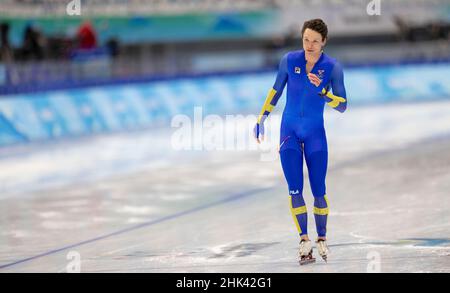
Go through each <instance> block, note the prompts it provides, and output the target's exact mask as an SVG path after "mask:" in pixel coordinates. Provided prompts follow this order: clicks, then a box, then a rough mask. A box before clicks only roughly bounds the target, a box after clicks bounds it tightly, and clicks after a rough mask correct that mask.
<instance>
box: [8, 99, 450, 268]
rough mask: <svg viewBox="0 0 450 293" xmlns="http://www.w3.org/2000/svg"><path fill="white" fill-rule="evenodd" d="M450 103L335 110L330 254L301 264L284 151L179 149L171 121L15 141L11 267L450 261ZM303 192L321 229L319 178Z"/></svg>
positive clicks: (437, 264)
mask: <svg viewBox="0 0 450 293" xmlns="http://www.w3.org/2000/svg"><path fill="white" fill-rule="evenodd" d="M449 113H450V101H434V102H426V103H410V104H404V103H403V104H402V103H399V104H395V103H392V104H385V105H376V106H364V107H353V108H352V107H349V109H348V111H347V112H345V113H344V114H340V113H338V112H336V111H331V110H329V111H327V112H326V115H325V122H326V130H327V136H328V144H329V169H328V175H327V194H328V198H329V201H330V216H329V224H328V240H329V245H330V250H331V254H330V256H329V261H328V263H325V262H323V261H322V260H320V259H318V260H317V262H316V263H315V264H311V265H307V266H302V267H300V266H299V265H298V263H297V249H298V241H299V240H298V235H297V232H296V229H295V225H294V223H293V220H292V217H291V215H290V210H289V201H288V193H287V186H286V183H285V180H284V177H283V174H282V170H281V166H280V162H279V160H278V159H276V158H275V160H269V161H264V160H261V151H260V150H248V151H175V150H173V149H172V148H171V140H170V139H171V134H172V133H173V129H171V128H169V127H168V128H158V129H148V130H145V131H135V132H129V133H115V134H105V135H98V136H94V137H84V138H80V139H70V140H61V141H58V142H48V143H41V144H38V143H32V144H29V145H22V146H14V147H3V148H1V149H0V182H1V185H0V202H1V204H0V219H1V220H0V233H1V234H0V272H4V273H5V272H66V271H67V270H68V268H69V270H70V268H72V261H73V260H74V259H77V257H78V256H79V258H80V260H81V265H80V270H81V272H290V273H304V272H378V271H380V272H450V213H449V211H450V201H449V199H448V197H449V195H450V114H449ZM265 143H267V144H272V145H274V146H276V145H277V141H276V140H274V141H269V142H265ZM305 175H306V172H305ZM304 196H305V199H306V202H307V206H308V211H309V212H310V213H309V230H310V236H311V238H313V239H315V237H316V235H315V226H314V218H313V216H312V213H311V211H312V195H311V191H310V189H309V184H308V181H307V180H306V181H305V189H304ZM314 253H315V255H316V256H317V251H316V250H315V251H314ZM74 255H75V258H73V257H74Z"/></svg>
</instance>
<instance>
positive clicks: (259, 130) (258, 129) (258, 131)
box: [253, 122, 264, 143]
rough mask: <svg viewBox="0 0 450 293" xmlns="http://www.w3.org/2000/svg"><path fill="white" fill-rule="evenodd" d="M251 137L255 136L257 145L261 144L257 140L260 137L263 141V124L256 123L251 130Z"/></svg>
mask: <svg viewBox="0 0 450 293" xmlns="http://www.w3.org/2000/svg"><path fill="white" fill-rule="evenodd" d="M253 135H254V136H255V138H256V141H257V142H258V143H261V141H260V140H259V137H260V136H261V140H264V122H261V123H256V125H255V127H254V128H253Z"/></svg>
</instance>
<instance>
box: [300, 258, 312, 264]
mask: <svg viewBox="0 0 450 293" xmlns="http://www.w3.org/2000/svg"><path fill="white" fill-rule="evenodd" d="M315 262H316V259H315V258H308V259H304V260H300V261H299V262H298V263H299V264H300V265H301V266H303V265H307V264H310V263H315Z"/></svg>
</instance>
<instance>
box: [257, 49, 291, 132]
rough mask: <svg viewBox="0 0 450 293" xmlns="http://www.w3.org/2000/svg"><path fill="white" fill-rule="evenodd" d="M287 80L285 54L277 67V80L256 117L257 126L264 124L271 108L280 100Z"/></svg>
mask: <svg viewBox="0 0 450 293" xmlns="http://www.w3.org/2000/svg"><path fill="white" fill-rule="evenodd" d="M287 79H288V73H287V54H286V55H284V56H283V58H282V59H281V61H280V65H279V67H278V74H277V79H276V80H275V84H274V85H273V87H272V88H271V89H270V91H269V93H268V94H267V97H266V100H265V102H264V105H263V107H262V109H261V112H260V114H259V116H258V123H259V124H261V123H264V120H265V119H266V118H267V116H268V115H269V114H270V112H272V110H273V108H274V107H275V105H276V104H277V102H278V100H279V99H280V97H281V95H282V94H283V89H284V86H285V85H286V82H287Z"/></svg>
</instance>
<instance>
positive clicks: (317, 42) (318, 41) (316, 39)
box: [302, 28, 327, 56]
mask: <svg viewBox="0 0 450 293" xmlns="http://www.w3.org/2000/svg"><path fill="white" fill-rule="evenodd" d="M302 40H303V50H305V53H306V55H309V56H318V55H320V52H322V48H323V47H324V46H325V43H326V41H327V40H326V39H323V38H322V35H321V34H320V33H318V32H316V31H313V30H312V29H309V28H307V29H306V30H305V32H304V33H303V37H302Z"/></svg>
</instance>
